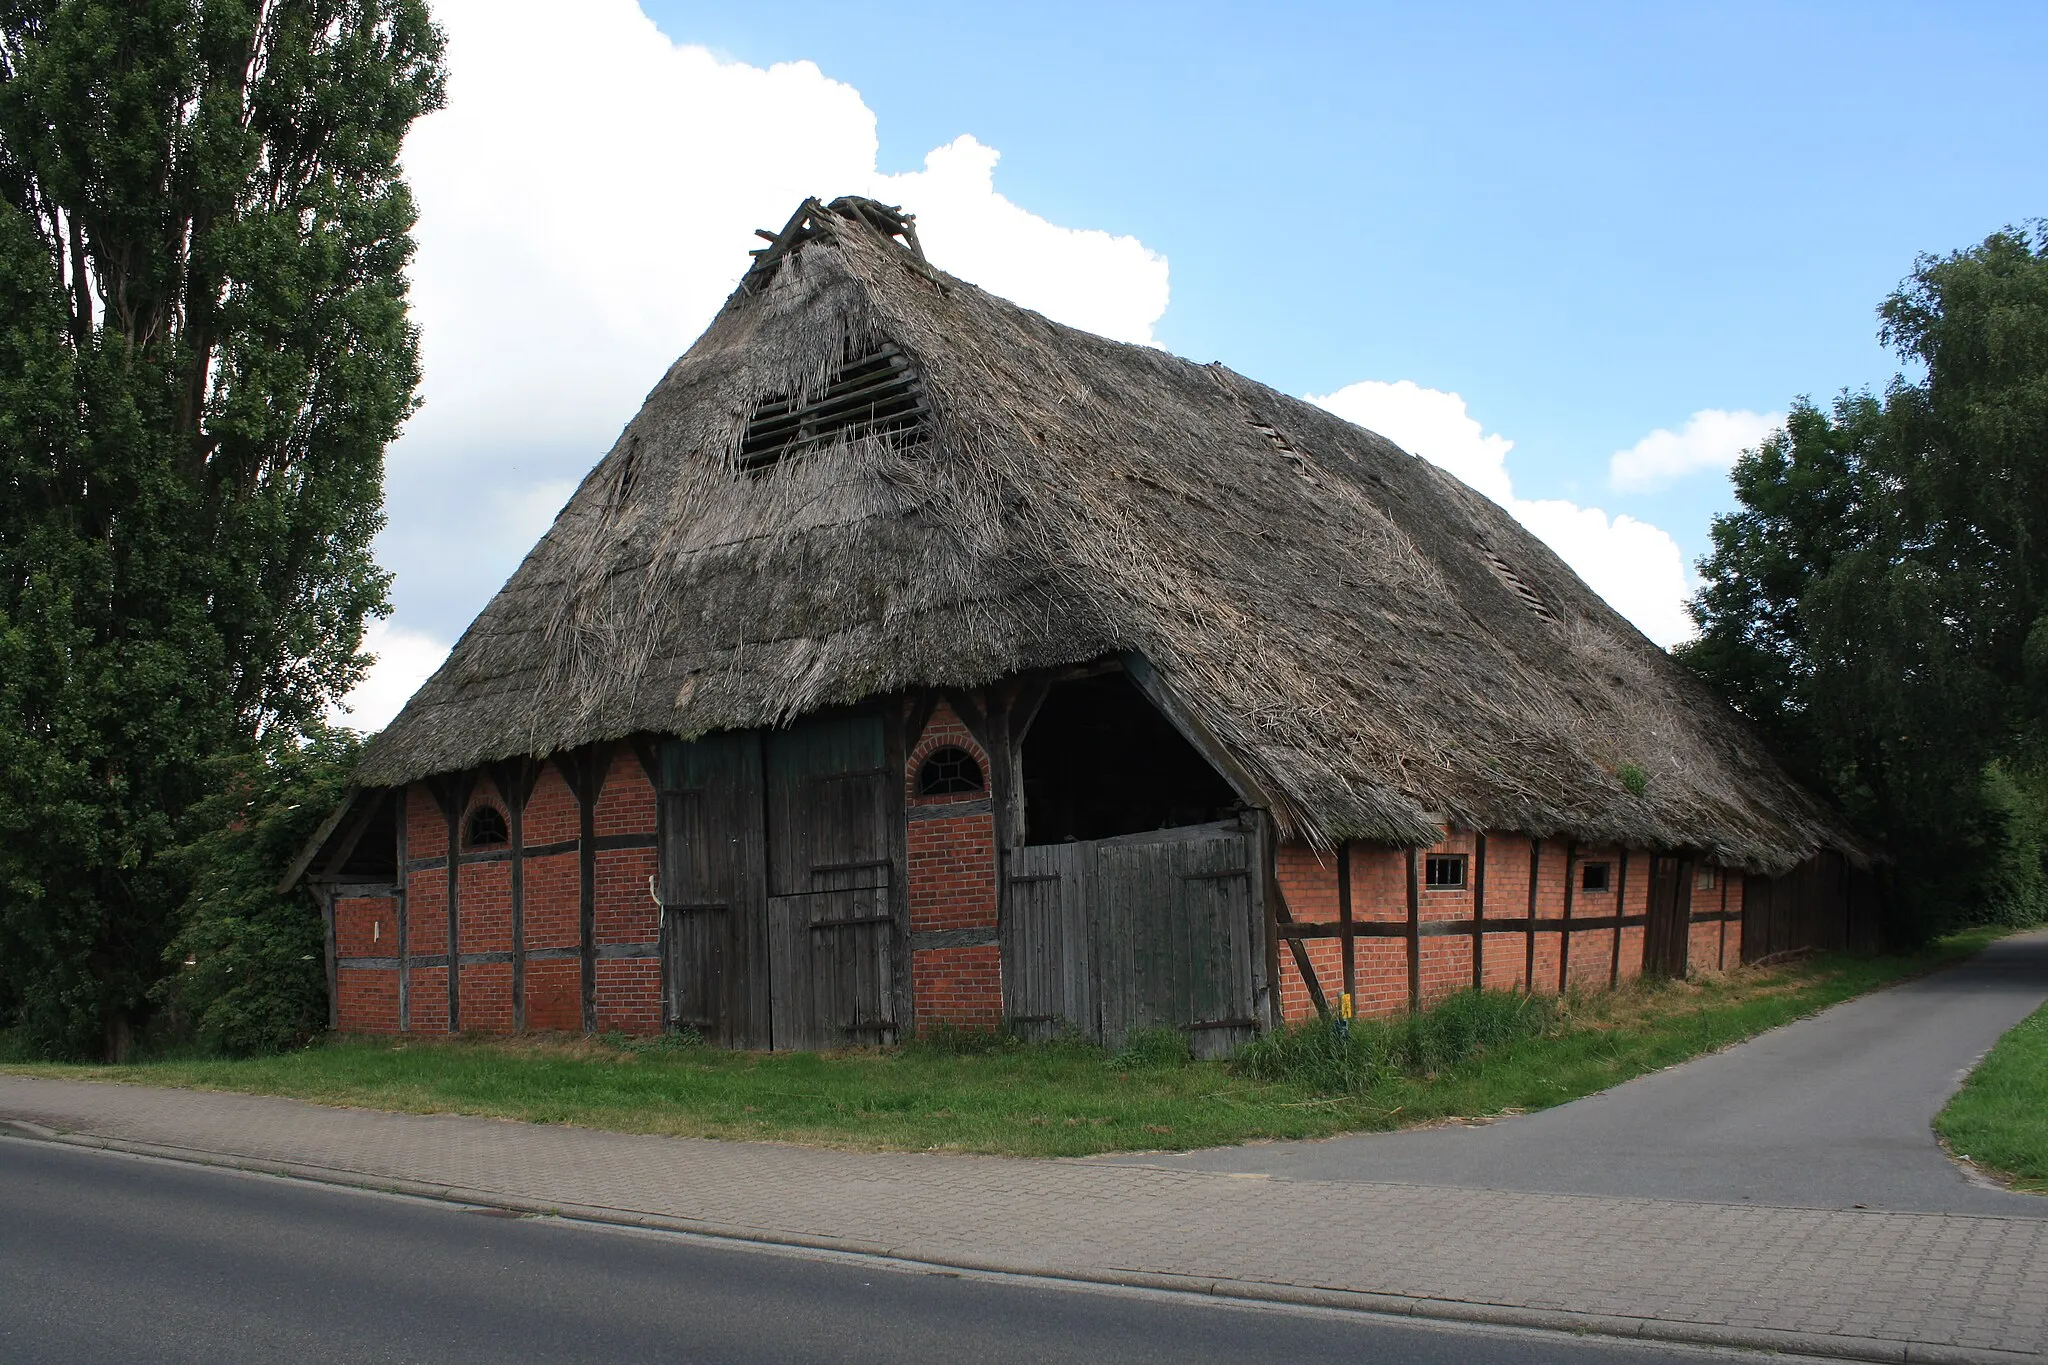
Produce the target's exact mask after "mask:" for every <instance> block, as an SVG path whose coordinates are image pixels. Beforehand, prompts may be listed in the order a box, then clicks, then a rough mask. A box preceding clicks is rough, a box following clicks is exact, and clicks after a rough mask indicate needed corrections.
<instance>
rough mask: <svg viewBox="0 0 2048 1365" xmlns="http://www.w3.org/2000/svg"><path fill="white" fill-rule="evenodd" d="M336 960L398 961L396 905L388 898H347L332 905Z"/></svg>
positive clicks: (396, 903) (394, 901)
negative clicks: (373, 959)
mask: <svg viewBox="0 0 2048 1365" xmlns="http://www.w3.org/2000/svg"><path fill="white" fill-rule="evenodd" d="M334 952H335V956H337V957H343V958H349V957H397V956H398V902H397V901H396V900H394V899H392V898H391V897H389V896H350V897H348V898H347V899H345V900H337V901H335V902H334Z"/></svg>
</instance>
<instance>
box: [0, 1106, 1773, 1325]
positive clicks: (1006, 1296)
mask: <svg viewBox="0 0 2048 1365" xmlns="http://www.w3.org/2000/svg"><path fill="white" fill-rule="evenodd" d="M1268 1359H1271V1360H1286V1361H1288V1362H1290V1365H1297V1363H1305V1362H1314V1361H1339V1360H1341V1361H1345V1362H1360V1361H1375V1360H1387V1361H1404V1362H1405V1361H1414V1362H1425V1363H1426V1362H1451V1361H1498V1362H1516V1363H1517V1365H1523V1363H1526V1365H1539V1363H1547V1362H1565V1361H1589V1360H1590V1361H1613V1362H1615V1363H1616V1365H1637V1363H1638V1362H1651V1361H1671V1362H1677V1361H1691V1362H1699V1361H1702V1360H1709V1359H1720V1360H1737V1359H1760V1358H1758V1357H1746V1356H1737V1355H1732V1354H1727V1353H1719V1352H1705V1351H1695V1350H1689V1349H1685V1348H1660V1347H1646V1346H1637V1345H1632V1344H1627V1343H1615V1344H1607V1343H1603V1342H1598V1341H1592V1340H1588V1339H1585V1338H1570V1337H1557V1336H1546V1335H1539V1334H1534V1333H1514V1332H1502V1331H1490V1330H1485V1329H1475V1330H1465V1329H1460V1328H1455V1327H1441V1328H1440V1327H1415V1326H1409V1325H1406V1324H1401V1323H1391V1322H1388V1321H1386V1320H1383V1319H1373V1318H1366V1317H1359V1316H1353V1315H1345V1314H1339V1313H1316V1312H1305V1311H1299V1310H1287V1309H1256V1308H1239V1307H1231V1306H1226V1305H1219V1304H1211V1303H1206V1302H1203V1301H1201V1300H1198V1299H1193V1298H1188V1297H1180V1296H1169V1295H1157V1294H1140V1293H1118V1292H1113V1291H1110V1292H1105V1291H1100V1290H1089V1289H1080V1288H1064V1287H1057V1286H1045V1285H1041V1284H1034V1283H1031V1282H1029V1281H1019V1280H1014V1279H1010V1280H1002V1279H988V1278H976V1277H972V1276H960V1275H952V1274H945V1273H938V1272H924V1271H910V1270H901V1269H894V1268H890V1267H889V1266H887V1265H885V1264H882V1263H876V1262H864V1261H861V1260H858V1259H855V1258H819V1257H808V1256H802V1255H795V1254H787V1253H775V1252H770V1251H765V1250H753V1249H748V1248H744V1247H740V1246H735V1245H732V1244H718V1243H710V1242H706V1241H702V1240H696V1239H685V1238H677V1237H668V1236H659V1235H653V1234H640V1233H633V1232H627V1231H619V1230H611V1229H602V1228H595V1227H591V1226H589V1225H584V1224H575V1223H564V1222H560V1221H557V1220H553V1219H519V1218H506V1217H502V1216H489V1215H483V1214H480V1213H478V1212H476V1211H467V1210H463V1209H460V1208H458V1207H455V1206H452V1205H444V1204H436V1203H432V1202H429V1201H423V1200H408V1199H397V1198H390V1197H385V1196H379V1195H372V1194H364V1193H358V1192H353V1191H345V1190H337V1189H331V1188H327V1187H323V1186H317V1185H308V1184H301V1183H297V1182H293V1181H285V1180H274V1179H269V1178H265V1177H259V1176H248V1175H239V1174H236V1173H232V1172H226V1171H216V1170H208V1169H205V1168H201V1167H193V1166H182V1165H178V1164H174V1163H169V1162H159V1161H149V1160H144V1159H139V1158H132V1157H122V1156H116V1155H111V1154H107V1153H99V1152H92V1151H81V1150H78V1149H75V1148H60V1147H48V1146H42V1145H40V1144H37V1143H34V1142H28V1141H22V1140H17V1139H0V1361H6V1362H29V1361H35V1362H43V1361H49V1362H59V1361H61V1362H65V1363H66V1365H89V1363H90V1362H98V1361H121V1362H133V1361H149V1362H164V1363H165V1365H170V1363H171V1362H180V1361H194V1362H207V1365H232V1363H233V1362H240V1361H261V1362H265V1365H274V1363H275V1362H278V1361H286V1362H291V1365H314V1363H315V1362H326V1361H379V1362H382V1361H433V1362H462V1361H490V1362H493V1363H494V1365H496V1363H497V1362H504V1361H547V1362H555V1361H593V1362H594V1361H603V1362H605V1363H606V1365H622V1363H623V1362H633V1361H728V1360H730V1361H776V1362H790V1361H946V1360H972V1361H975V1362H976V1363H977V1365H984V1363H987V1365H994V1363H995V1362H1004V1361H1045V1362H1060V1361H1077V1362H1078V1361H1087V1362H1101V1361H1118V1362H1123V1361H1132V1362H1143V1361H1160V1362H1172V1363H1173V1365H1201V1362H1205V1361H1219V1362H1220V1361H1232V1362H1237V1363H1238V1365H1241V1363H1242V1362H1244V1361H1247V1360H1268Z"/></svg>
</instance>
